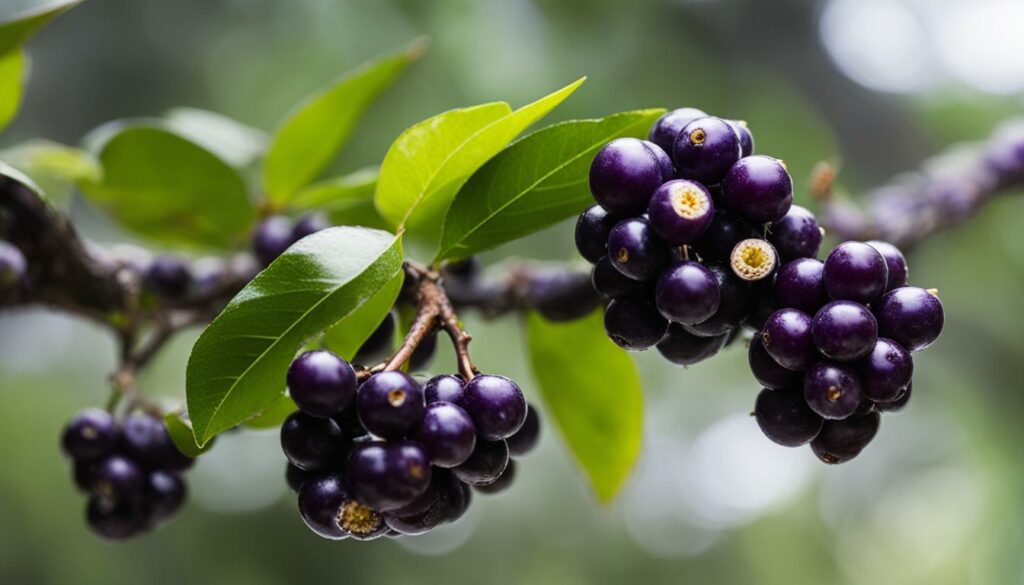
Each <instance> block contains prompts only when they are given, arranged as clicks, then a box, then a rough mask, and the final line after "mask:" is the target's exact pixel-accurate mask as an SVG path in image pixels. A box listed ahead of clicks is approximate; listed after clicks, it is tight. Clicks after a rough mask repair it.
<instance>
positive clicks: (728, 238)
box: [693, 209, 758, 262]
mask: <svg viewBox="0 0 1024 585" xmlns="http://www.w3.org/2000/svg"><path fill="white" fill-rule="evenodd" d="M757 235H758V234H757V230H755V229H754V227H753V226H751V225H750V224H749V223H747V221H746V220H744V219H742V218H740V217H738V216H737V215H736V214H733V213H730V212H728V211H723V210H721V209H718V210H717V211H715V217H714V219H713V220H712V221H711V224H710V225H709V226H708V229H707V231H705V232H704V235H703V236H701V237H700V239H698V240H697V241H696V242H694V244H693V247H694V250H696V252H697V254H698V255H699V256H700V257H701V259H702V260H704V261H705V262H727V261H728V260H729V256H730V255H731V254H732V250H733V248H735V247H736V244H738V243H740V242H742V241H743V240H748V239H750V238H756V237H757Z"/></svg>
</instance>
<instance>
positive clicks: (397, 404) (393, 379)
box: [356, 372, 425, 439]
mask: <svg viewBox="0 0 1024 585" xmlns="http://www.w3.org/2000/svg"><path fill="white" fill-rule="evenodd" d="M424 407H425V402H424V399H423V388H421V387H420V385H419V383H418V382H417V381H416V380H413V379H412V378H411V377H409V375H408V374H405V373H403V372H380V373H378V374H374V375H372V376H370V377H369V378H368V379H367V380H366V381H365V382H363V384H362V385H361V386H360V387H359V390H358V391H356V412H357V413H358V414H359V421H360V422H361V423H363V427H364V428H365V429H366V430H367V431H369V432H371V433H373V434H374V435H377V436H378V437H381V438H384V439H400V438H402V437H404V436H406V435H408V434H409V433H410V432H411V431H412V430H413V429H414V428H416V425H417V424H419V422H420V420H421V419H422V418H423V409H424Z"/></svg>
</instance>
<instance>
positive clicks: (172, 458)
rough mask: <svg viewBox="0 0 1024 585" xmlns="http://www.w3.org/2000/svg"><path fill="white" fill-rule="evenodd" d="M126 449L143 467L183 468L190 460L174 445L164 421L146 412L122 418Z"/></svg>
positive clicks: (122, 435) (123, 438)
mask: <svg viewBox="0 0 1024 585" xmlns="http://www.w3.org/2000/svg"><path fill="white" fill-rule="evenodd" d="M121 442H122V446H123V448H124V450H125V452H126V453H127V454H128V455H129V456H131V458H132V459H134V460H135V461H136V462H138V463H139V465H142V466H143V467H145V468H146V469H169V468H171V469H184V468H186V467H189V466H191V464H192V460H191V459H190V458H188V457H185V456H184V455H182V454H181V452H180V451H178V448H177V447H175V446H174V442H173V441H172V440H171V435H170V433H168V432H167V427H166V426H165V425H164V421H162V420H160V419H158V418H156V417H153V416H150V415H148V414H141V413H135V414H129V415H128V416H126V417H124V419H122V420H121Z"/></svg>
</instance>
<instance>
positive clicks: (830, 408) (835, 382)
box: [804, 362, 861, 419]
mask: <svg viewBox="0 0 1024 585" xmlns="http://www.w3.org/2000/svg"><path fill="white" fill-rule="evenodd" d="M860 398H861V390H860V379H859V378H858V377H857V370H856V369H855V368H854V367H853V366H851V365H848V364H839V363H835V362H820V363H818V364H815V365H814V367H812V368H811V369H810V370H808V371H807V375H806V376H804V399H805V400H807V405H808V406H810V407H811V410H813V411H814V412H816V413H818V414H819V415H821V416H822V417H824V418H827V419H844V418H846V417H848V416H850V415H851V414H853V413H854V412H856V411H857V407H858V406H860Z"/></svg>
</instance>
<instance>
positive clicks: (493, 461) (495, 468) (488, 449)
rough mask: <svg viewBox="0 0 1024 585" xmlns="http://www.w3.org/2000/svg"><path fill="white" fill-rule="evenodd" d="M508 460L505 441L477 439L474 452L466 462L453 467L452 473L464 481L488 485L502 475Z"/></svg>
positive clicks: (470, 483) (471, 483)
mask: <svg viewBox="0 0 1024 585" xmlns="http://www.w3.org/2000/svg"><path fill="white" fill-rule="evenodd" d="M508 461H509V459H508V445H506V444H505V441H477V443H476V448H475V449H473V454H472V455H470V456H469V459H467V460H466V461H465V463H463V464H462V465H460V466H458V467H455V468H453V469H452V473H454V474H455V477H457V478H459V481H461V482H463V483H467V484H469V485H487V484H489V483H493V482H494V481H496V480H497V479H498V478H499V477H501V474H502V473H503V472H504V471H505V468H506V467H508Z"/></svg>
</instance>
